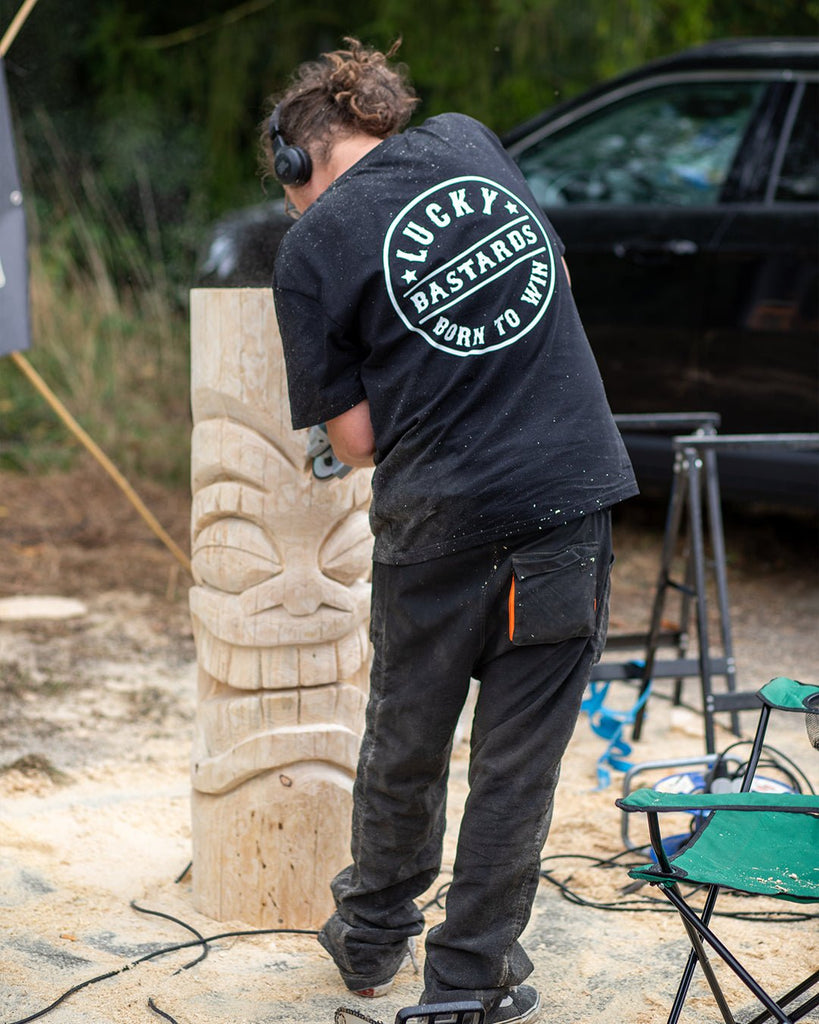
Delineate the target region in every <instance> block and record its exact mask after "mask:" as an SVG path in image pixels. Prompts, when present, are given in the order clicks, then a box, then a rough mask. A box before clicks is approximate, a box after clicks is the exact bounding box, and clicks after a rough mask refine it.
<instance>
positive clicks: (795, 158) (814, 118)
mask: <svg viewBox="0 0 819 1024" xmlns="http://www.w3.org/2000/svg"><path fill="white" fill-rule="evenodd" d="M817 200H819V85H817V83H816V82H810V83H808V84H807V85H806V87H805V92H804V94H803V96H802V102H801V103H800V104H799V111H798V113H797V115H796V121H795V122H794V125H793V129H792V131H791V137H790V139H789V140H788V147H787V149H786V150H785V158H784V159H783V161H782V167H781V168H780V171H779V179H778V180H777V183H776V191H775V192H774V201H775V202H778V203H807V202H814V203H815V202H817Z"/></svg>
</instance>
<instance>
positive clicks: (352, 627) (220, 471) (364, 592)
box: [191, 419, 372, 689]
mask: <svg viewBox="0 0 819 1024" xmlns="http://www.w3.org/2000/svg"><path fill="white" fill-rule="evenodd" d="M194 437H195V448H196V450H197V453H198V455H197V458H196V462H195V472H194V499H193V548H192V555H193V557H192V562H193V570H194V578H195V580H196V586H195V587H194V589H193V591H192V593H191V610H192V613H193V616H194V623H195V628H196V630H197V649H198V653H199V660H200V664H201V665H202V667H204V668H205V669H206V670H207V672H208V673H209V674H210V675H211V676H214V677H215V678H216V679H218V680H221V681H222V682H224V683H226V684H227V685H229V686H231V687H236V688H239V689H259V688H263V689H267V688H280V687H292V686H299V685H301V686H305V685H316V684H320V683H326V682H334V681H337V680H340V679H343V678H345V677H349V676H350V675H351V674H352V673H353V672H355V671H356V670H357V669H358V668H359V666H360V665H361V664H362V662H363V660H364V657H365V654H366V651H365V649H363V647H362V645H363V644H364V643H365V642H366V639H365V638H363V637H361V636H360V631H361V628H362V624H364V623H366V619H367V616H368V612H369V595H370V588H369V584H368V583H367V582H366V581H367V579H368V576H369V569H370V557H371V551H372V537H371V535H370V531H369V526H368V522H367V513H366V506H367V503H368V501H369V476H368V474H363V473H362V474H359V473H353V474H351V475H350V476H349V477H348V478H345V479H343V480H337V479H333V480H331V481H321V480H317V479H315V478H314V477H313V475H312V472H311V470H310V467H309V464H308V462H307V459H306V456H305V454H304V453H302V457H301V460H300V463H298V462H294V461H291V458H290V457H289V455H288V454H287V453H285V452H283V451H282V450H281V448H279V447H278V446H277V445H276V444H275V443H274V441H273V440H272V439H269V438H264V437H261V436H260V435H259V434H258V433H257V432H256V431H254V430H252V429H250V428H249V427H247V426H245V425H243V424H238V423H235V422H232V421H230V420H227V419H220V420H206V421H205V422H204V423H201V424H198V425H197V427H196V431H195V435H194ZM209 455H210V457H211V458H208V456H209ZM211 459H212V461H211Z"/></svg>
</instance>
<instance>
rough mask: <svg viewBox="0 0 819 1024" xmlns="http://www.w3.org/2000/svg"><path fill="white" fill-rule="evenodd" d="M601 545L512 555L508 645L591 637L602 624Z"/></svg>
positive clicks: (578, 545) (581, 545)
mask: <svg viewBox="0 0 819 1024" xmlns="http://www.w3.org/2000/svg"><path fill="white" fill-rule="evenodd" d="M596 597H597V545H596V544H577V545H575V546H574V547H570V548H566V549H565V550H563V551H550V552H542V551H531V552H524V553H521V554H519V555H512V583H511V587H510V591H509V639H510V640H511V641H512V643H513V644H519V645H526V644H556V643H560V642H561V641H562V640H570V639H572V638H573V637H582V636H592V634H593V633H594V631H595V628H596V619H597V615H596V612H597V604H596Z"/></svg>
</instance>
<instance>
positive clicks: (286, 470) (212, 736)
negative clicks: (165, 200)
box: [190, 288, 372, 928]
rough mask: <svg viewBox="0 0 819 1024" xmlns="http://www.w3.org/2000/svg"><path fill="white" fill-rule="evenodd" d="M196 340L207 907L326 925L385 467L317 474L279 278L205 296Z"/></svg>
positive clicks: (200, 779)
mask: <svg viewBox="0 0 819 1024" xmlns="http://www.w3.org/2000/svg"><path fill="white" fill-rule="evenodd" d="M191 348H192V389H191V390H192V408H193V422H194V429H193V438H192V473H191V478H192V490H193V507H192V524H191V528H192V565H193V574H194V586H193V588H192V589H191V594H190V607H191V615H192V619H193V629H194V636H195V639H196V651H197V662H198V674H199V676H198V678H199V692H198V703H197V714H196V726H195V736H194V745H193V758H192V781H193V801H192V813H193V893H194V902H195V905H196V907H197V909H199V910H200V911H202V912H203V913H205V914H207V915H208V916H211V917H214V918H216V919H218V920H241V921H244V922H247V923H248V924H250V925H252V926H256V927H260V928H275V927H290V928H316V927H319V926H320V925H321V924H322V923H323V922H324V920H325V919H326V917H327V916H328V915H329V914H330V913H331V911H332V898H331V895H330V890H329V881H330V879H331V878H332V876H333V875H334V874H335V873H336V872H337V871H338V870H340V869H341V868H342V867H343V866H344V865H345V864H347V863H348V862H349V860H350V853H349V829H350V810H351V801H352V797H351V793H352V782H353V778H354V775H355V768H356V761H357V756H358V747H359V742H360V737H361V732H362V730H363V724H364V707H365V703H366V692H367V685H368V678H369V662H370V652H369V644H368V640H367V626H368V617H369V597H370V584H369V573H370V564H371V554H372V536H371V534H370V530H369V524H368V521H367V510H368V507H369V501H370V475H371V474H370V473H369V471H365V470H356V471H355V472H353V473H351V474H349V476H347V477H345V478H344V479H341V480H339V479H335V478H333V479H331V480H318V479H316V478H315V477H314V476H313V473H312V467H311V465H310V463H309V461H308V460H307V457H306V433H307V432H306V431H303V430H302V431H294V430H292V429H291V427H290V412H289V405H288V400H287V384H286V377H285V372H284V360H283V355H282V350H281V341H280V338H279V332H278V327H277V325H276V318H275V311H274V306H273V298H272V294H271V292H270V290H269V289H261V288H244V289H198V290H195V291H193V292H192V293H191Z"/></svg>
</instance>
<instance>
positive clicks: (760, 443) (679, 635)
mask: <svg viewBox="0 0 819 1024" xmlns="http://www.w3.org/2000/svg"><path fill="white" fill-rule="evenodd" d="M616 419H617V422H618V426H620V428H621V429H622V430H625V429H627V428H632V429H635V430H655V431H656V430H665V431H666V432H668V430H669V428H670V429H671V430H676V429H682V430H686V429H688V430H690V429H694V430H696V433H693V434H688V435H679V434H677V435H675V436H673V437H672V448H673V452H674V467H673V476H672V482H671V492H670V495H669V502H668V510H667V515H666V524H665V533H664V537H663V547H662V555H661V562H660V570H659V574H658V579H657V586H656V591H655V595H654V602H653V606H652V612H651V621H650V626H649V631H648V634H647V635H646V636H644V637H635V636H633V635H632V636H626V637H616V636H615V637H612V638H611V639H610V640H609V642H608V643H607V645H606V651H609V650H616V649H621V650H622V649H624V648H632V649H633V648H634V647H635V646H637V644H638V643H639V642H640V641H641V640H642V642H643V643H644V644H645V654H644V657H643V658H641V659H633V660H629V661H622V662H608V661H606V660H601V661H600V662H599V663H598V664H597V665H595V666H594V669H593V670H592V676H591V680H592V681H608V680H615V679H623V680H634V681H637V682H638V683H639V690H640V697H643V696H644V694H645V691H646V690H647V688H648V687H649V685H650V684H651V682H652V681H653V680H656V679H673V680H675V681H676V682H675V694H674V698H675V701H677V702H679V699H680V692H681V687H682V682H683V680H684V679H685V678H687V677H693V676H699V679H700V688H701V692H702V704H703V716H704V733H705V748H706V753H707V754H713V753H714V752H715V735H714V728H715V722H714V715H715V714H717V713H719V712H727V713H728V714H729V715H730V720H731V728H732V731H733V732H734V733H735V734H737V735H738V734H739V718H738V712H739V711H743V710H749V709H753V708H756V707H758V704H759V701H758V697H757V695H756V691H739V690H737V685H736V664H735V660H734V652H733V640H732V635H731V618H730V610H729V604H728V587H727V578H726V576H727V574H726V559H725V539H724V530H723V521H722V508H721V501H720V490H719V474H718V470H717V455H718V453H719V452H721V451H733V452H736V451H746V452H747V451H754V450H756V451H759V450H762V449H766V448H781V449H785V450H797V449H801V450H814V451H819V434H734V435H728V434H724V435H721V436H720V435H718V434H717V426H718V425H719V418H718V416H717V415H716V414H714V413H699V414H691V415H690V416H688V417H686V416H684V415H680V416H677V415H675V414H671V415H668V416H654V417H651V416H647V417H639V416H637V417H625V416H621V417H616ZM684 512H685V513H687V522H688V536H687V537H684V536H683V533H682V526H683V518H684ZM681 541H682V542H683V543H684V544H686V543H687V552H685V554H684V571H683V576H682V579H675V578H674V575H673V572H672V570H673V564H674V561H675V558H676V557H677V555H678V550H679V547H680V543H681ZM708 541H710V548H711V562H710V568H711V571H712V574H713V583H714V585H715V591H716V604H717V614H718V623H719V625H718V628H719V634H720V650H719V653H714V651H713V650H712V644H711V635H710V629H709V621H708V599H707V592H708V583H709V572H708V569H709V564H708V559H707V554H706V547H707V543H708ZM669 590H674V591H676V592H678V593H679V594H680V597H681V603H680V616H679V622H678V624H677V628H676V629H674V630H672V631H670V632H669V631H667V630H666V631H663V628H662V627H663V612H664V609H665V603H666V598H667V596H668V592H669ZM692 611H693V612H694V613H695V619H696V634H697V642H698V651H697V656H696V657H695V658H693V657H688V647H689V641H690V630H689V627H690V620H691V614H692ZM667 646H674V647H676V654H677V657H675V658H671V659H662V658H660V657H659V652H660V649H661V648H662V647H667ZM604 658H605V655H604ZM715 676H724V679H725V690H724V692H715V691H714V687H713V679H714V677H715ZM638 699H639V698H638ZM644 713H645V705H643V707H642V708H641V710H640V712H639V713H638V715H637V717H636V719H635V723H634V730H633V737H634V739H639V737H640V734H641V728H642V722H643V715H644Z"/></svg>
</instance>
